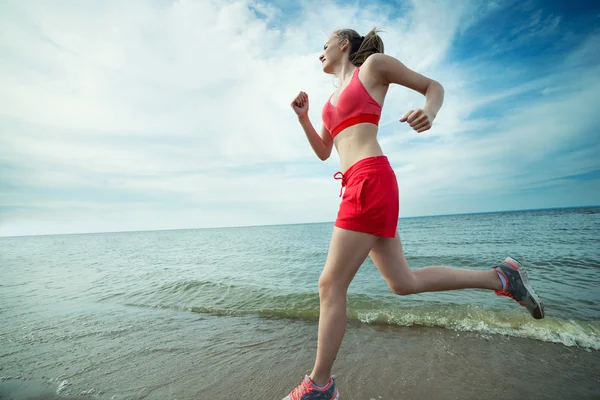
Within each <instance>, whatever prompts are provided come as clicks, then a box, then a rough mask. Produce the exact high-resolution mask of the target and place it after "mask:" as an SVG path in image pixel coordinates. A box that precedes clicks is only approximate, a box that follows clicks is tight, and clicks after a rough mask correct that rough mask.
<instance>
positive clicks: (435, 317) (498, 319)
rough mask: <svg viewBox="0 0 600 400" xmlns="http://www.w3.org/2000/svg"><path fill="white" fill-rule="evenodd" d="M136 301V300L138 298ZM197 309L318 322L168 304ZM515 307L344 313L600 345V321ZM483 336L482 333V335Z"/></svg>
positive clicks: (288, 314) (267, 311)
mask: <svg viewBox="0 0 600 400" xmlns="http://www.w3.org/2000/svg"><path fill="white" fill-rule="evenodd" d="M136 306H140V305H139V304H138V305H136ZM152 307H160V308H175V309H180V310H186V311H190V312H195V313H202V314H209V315H213V316H223V317H239V316H249V315H257V316H260V317H262V318H274V319H294V320H303V321H312V322H316V321H318V319H319V310H318V308H309V309H295V308H261V309H228V308H219V307H211V306H189V307H188V306H186V307H169V306H164V305H153V306H152ZM520 311H522V312H521V313H519V312H512V311H505V310H498V309H490V308H484V307H480V306H465V305H443V306H440V305H439V304H435V305H432V304H425V305H422V306H414V307H394V309H390V308H387V307H386V308H382V307H373V308H371V309H368V308H361V309H353V308H352V307H350V306H349V308H348V312H347V318H348V320H349V321H357V322H360V323H364V324H376V325H390V326H404V327H438V328H444V329H450V330H454V331H464V332H477V333H480V334H483V335H490V334H498V335H505V336H511V337H519V338H524V339H533V340H540V341H544V342H551V343H558V344H562V345H565V346H568V347H580V348H584V349H588V350H600V323H599V322H598V321H584V320H575V319H569V320H566V319H561V318H556V317H548V316H546V318H544V319H543V320H534V319H532V318H531V317H530V316H529V314H528V313H527V312H526V311H525V310H520ZM484 337H485V336H484Z"/></svg>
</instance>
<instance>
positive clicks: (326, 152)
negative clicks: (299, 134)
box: [298, 114, 333, 161]
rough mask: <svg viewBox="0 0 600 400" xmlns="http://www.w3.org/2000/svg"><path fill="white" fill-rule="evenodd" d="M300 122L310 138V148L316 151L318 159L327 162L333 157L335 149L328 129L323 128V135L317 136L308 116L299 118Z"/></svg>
mask: <svg viewBox="0 0 600 400" xmlns="http://www.w3.org/2000/svg"><path fill="white" fill-rule="evenodd" d="M298 121H299V122H300V125H301V126H302V128H303V129H304V133H305V134H306V137H307V138H308V142H309V143H310V146H311V147H312V149H313V150H314V152H315V154H316V155H317V157H319V158H320V159H321V160H323V161H325V160H327V159H328V158H329V156H330V155H331V150H332V148H333V139H332V138H331V135H330V134H329V131H328V130H327V128H325V126H322V127H321V135H319V134H317V131H316V130H315V128H314V127H313V125H312V123H311V122H310V119H309V118H308V115H307V114H305V115H304V116H298Z"/></svg>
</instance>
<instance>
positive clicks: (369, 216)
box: [334, 156, 400, 238]
mask: <svg viewBox="0 0 600 400" xmlns="http://www.w3.org/2000/svg"><path fill="white" fill-rule="evenodd" d="M340 176H341V177H340ZM334 178H335V179H341V180H342V188H343V187H345V188H346V190H344V196H343V197H342V202H341V203H340V208H339V211H338V215H337V219H336V221H335V226H337V227H339V228H343V229H348V230H352V231H359V232H364V233H370V234H372V235H377V236H383V237H389V238H393V237H395V236H396V230H397V228H398V216H399V214H400V194H399V190H398V182H397V180H396V174H395V173H394V170H393V169H392V166H391V165H390V163H389V160H388V159H387V157H386V156H374V157H367V158H364V159H362V160H359V161H357V162H356V163H354V164H352V165H351V166H350V168H348V170H347V171H346V172H345V173H344V174H342V173H341V172H337V173H336V174H335V175H334ZM340 196H341V189H340Z"/></svg>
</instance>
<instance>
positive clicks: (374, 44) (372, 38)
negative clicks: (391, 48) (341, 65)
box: [336, 28, 384, 67]
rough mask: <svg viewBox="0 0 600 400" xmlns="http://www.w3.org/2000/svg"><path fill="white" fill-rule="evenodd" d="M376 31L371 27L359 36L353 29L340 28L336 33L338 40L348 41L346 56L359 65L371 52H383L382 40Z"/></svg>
mask: <svg viewBox="0 0 600 400" xmlns="http://www.w3.org/2000/svg"><path fill="white" fill-rule="evenodd" d="M377 32H379V30H378V29H377V28H373V29H371V31H370V32H369V33H367V34H366V36H360V35H359V34H358V32H356V31H355V30H353V29H340V30H339V31H337V32H336V35H337V37H338V38H339V39H340V41H343V40H347V41H348V43H349V45H350V52H349V54H348V58H349V59H350V62H351V63H352V64H354V65H355V66H357V67H360V66H361V65H363V63H364V62H365V61H366V60H367V58H368V57H369V56H370V55H371V54H375V53H383V52H384V46H383V40H382V39H381V37H380V36H379V35H378V34H377Z"/></svg>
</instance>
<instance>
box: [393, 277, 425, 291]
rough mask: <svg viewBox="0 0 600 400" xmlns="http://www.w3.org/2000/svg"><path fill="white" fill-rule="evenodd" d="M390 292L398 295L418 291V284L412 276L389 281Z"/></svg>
mask: <svg viewBox="0 0 600 400" xmlns="http://www.w3.org/2000/svg"><path fill="white" fill-rule="evenodd" d="M389 286H390V289H391V290H392V292H394V293H395V294H397V295H399V296H407V295H409V294H416V293H419V285H418V282H417V280H416V279H415V277H414V276H411V277H410V278H408V279H403V280H402V281H399V282H389Z"/></svg>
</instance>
